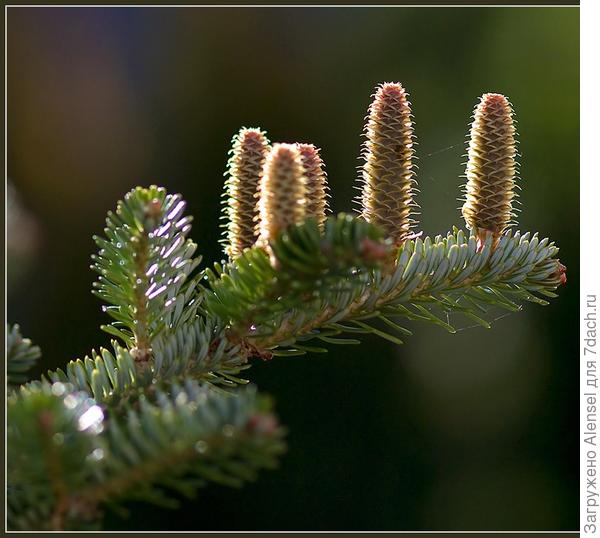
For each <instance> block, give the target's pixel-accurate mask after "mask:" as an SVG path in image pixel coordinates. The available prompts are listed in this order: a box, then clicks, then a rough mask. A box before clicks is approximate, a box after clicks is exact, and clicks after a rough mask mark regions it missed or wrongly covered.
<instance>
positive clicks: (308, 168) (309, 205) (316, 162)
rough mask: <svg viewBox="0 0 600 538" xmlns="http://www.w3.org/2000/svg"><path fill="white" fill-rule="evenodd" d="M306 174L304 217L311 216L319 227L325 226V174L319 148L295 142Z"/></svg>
mask: <svg viewBox="0 0 600 538" xmlns="http://www.w3.org/2000/svg"><path fill="white" fill-rule="evenodd" d="M297 146H298V150H299V151H300V157H301V159H302V166H304V173H305V176H306V217H307V218H308V217H313V218H314V219H315V220H316V221H317V224H318V225H319V228H321V229H323V227H324V226H325V219H326V216H325V213H326V211H327V209H328V207H327V196H328V193H327V191H328V188H327V174H326V173H325V170H324V168H325V165H324V163H323V160H322V159H321V156H320V155H319V149H318V148H316V147H315V146H313V145H312V144H297Z"/></svg>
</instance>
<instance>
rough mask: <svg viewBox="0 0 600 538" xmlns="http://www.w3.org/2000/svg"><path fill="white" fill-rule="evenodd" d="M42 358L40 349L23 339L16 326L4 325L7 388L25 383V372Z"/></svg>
mask: <svg viewBox="0 0 600 538" xmlns="http://www.w3.org/2000/svg"><path fill="white" fill-rule="evenodd" d="M41 356H42V353H41V351H40V348H39V347H38V346H34V345H33V344H32V343H31V340H30V339H29V338H23V336H22V335H21V329H20V327H19V326H18V325H13V326H12V327H11V326H10V325H6V375H7V378H8V379H7V381H8V385H9V387H12V388H14V387H16V386H18V385H20V384H21V383H24V382H25V381H27V377H28V376H27V371H28V370H29V369H31V367H32V366H33V365H34V364H35V363H36V362H37V360H38V359H39V358H40V357H41Z"/></svg>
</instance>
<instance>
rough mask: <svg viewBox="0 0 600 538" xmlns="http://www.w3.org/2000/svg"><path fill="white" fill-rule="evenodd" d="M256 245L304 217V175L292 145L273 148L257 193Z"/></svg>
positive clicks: (298, 155)
mask: <svg viewBox="0 0 600 538" xmlns="http://www.w3.org/2000/svg"><path fill="white" fill-rule="evenodd" d="M257 198H258V203H257V219H256V234H257V236H258V241H257V244H258V245H259V246H261V247H265V248H266V247H267V246H268V243H269V241H270V240H271V239H273V238H275V237H276V236H277V235H278V234H280V233H281V232H282V231H283V230H285V229H286V228H288V227H289V226H291V225H293V224H299V223H301V222H302V221H303V220H304V218H305V216H306V175H305V170H304V166H303V165H302V157H301V155H300V150H299V149H298V147H297V145H296V144H274V145H273V149H272V150H271V151H270V152H269V154H268V156H267V159H266V161H265V165H264V169H263V173H262V177H261V180H260V184H259V189H258V192H257Z"/></svg>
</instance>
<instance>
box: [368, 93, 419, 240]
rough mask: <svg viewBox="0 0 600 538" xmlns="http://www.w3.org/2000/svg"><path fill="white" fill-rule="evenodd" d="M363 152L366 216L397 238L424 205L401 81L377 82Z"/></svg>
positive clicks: (406, 231) (402, 236) (404, 235)
mask: <svg viewBox="0 0 600 538" xmlns="http://www.w3.org/2000/svg"><path fill="white" fill-rule="evenodd" d="M365 134H366V137H367V140H366V142H365V143H364V146H363V153H362V157H363V158H364V160H365V164H364V165H363V167H362V182H363V189H362V198H361V202H362V217H363V218H364V219H365V220H367V221H369V222H371V223H373V224H375V225H376V226H379V227H380V228H381V229H382V230H383V231H384V232H385V234H386V236H388V237H390V238H392V239H393V240H394V241H395V242H396V243H397V244H399V243H401V242H402V241H404V240H405V239H406V238H407V237H408V235H409V234H410V230H411V228H412V227H413V225H414V224H415V220H413V218H412V217H413V215H414V214H415V208H416V207H418V206H417V204H416V203H415V201H414V191H415V187H416V178H415V171H414V166H413V157H414V152H415V150H414V143H415V137H414V134H413V124H412V120H411V110H410V103H409V101H408V94H407V93H406V91H405V90H404V88H403V87H402V85H401V84H399V83H388V82H386V83H384V84H381V85H379V86H378V87H377V91H376V93H375V99H374V100H373V102H372V103H371V105H370V107H369V115H368V120H367V124H366V125H365Z"/></svg>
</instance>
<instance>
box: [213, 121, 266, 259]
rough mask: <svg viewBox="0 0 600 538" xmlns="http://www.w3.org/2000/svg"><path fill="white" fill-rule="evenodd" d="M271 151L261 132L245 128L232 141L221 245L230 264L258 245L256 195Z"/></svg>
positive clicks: (264, 135) (224, 200) (224, 196)
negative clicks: (230, 261) (256, 243)
mask: <svg viewBox="0 0 600 538" xmlns="http://www.w3.org/2000/svg"><path fill="white" fill-rule="evenodd" d="M269 149H270V146H269V141H268V140H267V137H266V134H265V132H264V131H261V130H260V129H249V128H245V127H243V128H242V129H240V131H239V133H237V134H236V135H235V136H234V137H233V140H232V149H231V152H230V153H231V158H230V159H229V162H228V166H227V176H228V178H227V181H226V183H225V191H224V195H223V218H224V220H225V224H224V228H225V233H224V237H223V240H222V243H223V244H224V249H225V253H226V254H227V256H228V257H229V259H230V260H232V259H235V258H237V257H238V256H240V254H241V253H242V252H243V251H244V250H245V249H246V248H249V247H251V246H252V245H254V243H255V242H256V239H257V236H256V227H255V219H256V193H257V191H258V184H259V181H260V177H261V174H262V171H263V167H264V164H265V160H266V157H267V154H268V152H269Z"/></svg>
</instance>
